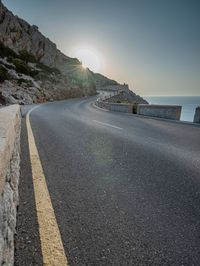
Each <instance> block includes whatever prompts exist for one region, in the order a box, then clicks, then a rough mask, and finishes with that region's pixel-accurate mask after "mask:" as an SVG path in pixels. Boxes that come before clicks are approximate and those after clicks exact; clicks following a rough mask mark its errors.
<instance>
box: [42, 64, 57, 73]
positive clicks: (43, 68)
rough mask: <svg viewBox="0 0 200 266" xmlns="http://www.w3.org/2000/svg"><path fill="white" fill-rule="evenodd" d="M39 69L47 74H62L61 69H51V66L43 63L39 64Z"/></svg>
mask: <svg viewBox="0 0 200 266" xmlns="http://www.w3.org/2000/svg"><path fill="white" fill-rule="evenodd" d="M37 67H38V68H40V69H41V70H42V71H44V72H45V73H47V74H52V73H55V74H60V70H59V69H57V68H55V67H49V66H47V65H44V64H42V63H38V64H37Z"/></svg>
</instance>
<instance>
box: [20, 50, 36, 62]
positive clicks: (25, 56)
mask: <svg viewBox="0 0 200 266" xmlns="http://www.w3.org/2000/svg"><path fill="white" fill-rule="evenodd" d="M19 58H20V59H21V60H23V61H25V62H26V63H28V62H31V63H35V62H36V61H37V60H36V58H35V56H34V55H33V54H31V53H29V52H28V51H26V50H21V51H19Z"/></svg>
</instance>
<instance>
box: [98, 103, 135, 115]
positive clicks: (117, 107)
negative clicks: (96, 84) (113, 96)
mask: <svg viewBox="0 0 200 266" xmlns="http://www.w3.org/2000/svg"><path fill="white" fill-rule="evenodd" d="M95 104H96V105H97V106H98V107H100V108H104V109H107V110H109V111H115V112H123V113H133V106H134V105H133V104H126V103H109V102H103V101H96V103H95Z"/></svg>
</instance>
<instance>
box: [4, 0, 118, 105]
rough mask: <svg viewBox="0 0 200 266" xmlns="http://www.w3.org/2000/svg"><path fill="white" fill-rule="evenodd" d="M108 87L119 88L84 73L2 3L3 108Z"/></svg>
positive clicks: (77, 61) (95, 74) (88, 92)
mask: <svg viewBox="0 0 200 266" xmlns="http://www.w3.org/2000/svg"><path fill="white" fill-rule="evenodd" d="M109 85H119V84H118V82H116V81H115V80H111V79H109V78H107V77H105V76H103V75H101V74H98V73H93V72H92V71H90V70H89V69H84V68H83V67H82V65H81V62H80V61H79V60H78V59H77V58H70V57H68V56H66V55H64V54H63V53H62V52H61V51H60V50H58V49H57V47H56V44H55V43H53V42H52V41H50V40H49V39H48V38H46V37H45V36H44V35H43V34H42V33H41V32H40V31H39V29H38V27H37V26H35V25H30V24H29V23H27V22H26V21H24V20H23V19H21V18H19V17H17V16H15V15H13V13H12V12H11V11H9V10H8V9H7V8H6V7H5V6H4V5H3V4H2V3H1V2H0V104H4V103H20V104H26V103H36V102H44V101H49V100H60V99H66V98H71V97H81V96H85V95H94V94H95V93H96V88H97V89H100V88H102V87H105V86H109Z"/></svg>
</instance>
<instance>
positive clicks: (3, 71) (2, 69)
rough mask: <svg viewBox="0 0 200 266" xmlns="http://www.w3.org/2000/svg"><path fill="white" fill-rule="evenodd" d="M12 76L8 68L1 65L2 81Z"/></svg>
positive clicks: (0, 74)
mask: <svg viewBox="0 0 200 266" xmlns="http://www.w3.org/2000/svg"><path fill="white" fill-rule="evenodd" d="M9 78H10V76H9V74H8V70H7V69H6V68H5V67H3V66H2V65H0V82H3V81H4V80H8V79H9Z"/></svg>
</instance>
